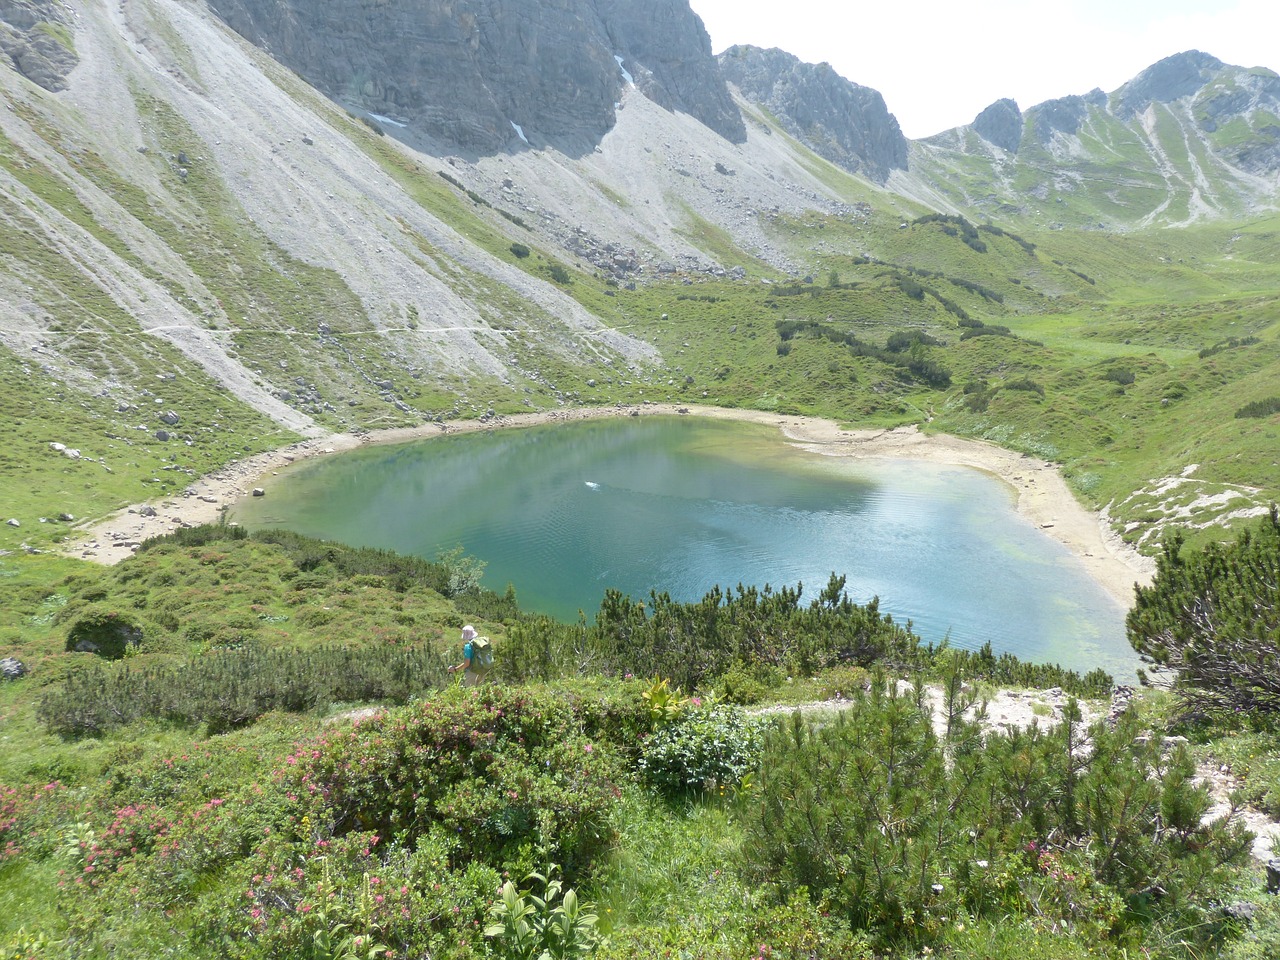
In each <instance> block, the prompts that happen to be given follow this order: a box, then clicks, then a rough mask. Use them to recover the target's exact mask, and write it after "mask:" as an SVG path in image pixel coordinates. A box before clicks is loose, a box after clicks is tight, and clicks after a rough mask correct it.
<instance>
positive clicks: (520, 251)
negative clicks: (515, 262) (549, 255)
mask: <svg viewBox="0 0 1280 960" xmlns="http://www.w3.org/2000/svg"><path fill="white" fill-rule="evenodd" d="M511 252H512V253H513V254H515V256H516V258H517V259H520V260H523V259H524V258H525V257H527V256H528V255H529V248H528V247H526V246H525V245H524V244H523V243H513V244H512V245H511Z"/></svg>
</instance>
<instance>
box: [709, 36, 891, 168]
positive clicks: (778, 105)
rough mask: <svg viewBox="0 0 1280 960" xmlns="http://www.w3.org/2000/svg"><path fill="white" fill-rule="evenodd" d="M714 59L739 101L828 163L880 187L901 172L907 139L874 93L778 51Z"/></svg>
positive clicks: (744, 49) (734, 51)
mask: <svg viewBox="0 0 1280 960" xmlns="http://www.w3.org/2000/svg"><path fill="white" fill-rule="evenodd" d="M716 59H717V60H718V61H719V64H720V70H721V73H722V74H723V75H724V78H725V79H726V80H727V81H728V82H729V83H732V84H734V85H735V86H737V88H738V89H739V91H741V93H742V95H743V96H744V97H746V98H747V99H748V100H750V101H752V102H754V103H759V104H762V105H763V106H765V107H766V108H767V109H768V110H769V111H770V112H771V113H772V114H773V115H774V116H776V117H777V118H778V119H779V120H780V121H781V122H782V125H783V126H784V127H785V128H786V129H787V132H788V133H791V134H792V135H793V136H795V137H798V138H799V139H800V140H801V141H803V142H804V143H805V144H806V145H807V146H808V147H809V148H810V149H811V150H813V151H815V152H816V153H818V154H821V155H822V156H824V157H826V158H827V159H828V160H830V161H831V162H832V163H835V164H838V165H840V166H842V167H845V168H846V169H849V170H853V171H856V172H858V173H862V174H865V175H866V176H868V177H870V178H871V179H873V180H878V181H881V182H883V181H884V180H885V179H887V178H888V176H889V173H890V171H892V170H905V169H906V166H907V139H906V137H905V136H903V134H902V129H901V128H900V127H899V126H898V120H897V118H896V117H895V116H894V115H893V114H891V113H890V112H889V108H888V107H887V106H885V102H884V97H882V96H881V95H880V93H879V91H877V90H873V89H872V88H871V87H864V86H861V85H860V84H857V83H853V82H852V81H850V80H846V79H845V78H844V77H842V76H840V74H838V73H836V71H835V69H834V68H833V67H832V66H831V65H830V64H828V63H821V64H812V63H805V62H803V61H802V60H800V58H799V57H796V56H794V55H793V54H790V53H787V52H786V51H785V50H779V49H778V48H777V47H771V48H769V49H765V48H762V47H754V46H749V45H742V46H733V47H730V48H729V49H727V50H725V51H724V52H723V53H721V54H720V55H719V56H718V57H717V58H716Z"/></svg>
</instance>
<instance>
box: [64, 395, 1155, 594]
mask: <svg viewBox="0 0 1280 960" xmlns="http://www.w3.org/2000/svg"><path fill="white" fill-rule="evenodd" d="M672 414H687V415H690V416H700V417H711V418H715V419H721V420H743V421H749V422H752V423H762V424H768V425H772V426H776V427H778V428H779V429H780V430H781V431H782V434H783V436H785V437H786V438H787V439H788V440H790V441H791V442H792V443H795V444H796V445H797V446H799V447H801V448H802V449H805V450H808V451H811V452H814V453H818V454H822V455H824V456H837V457H862V458H880V459H895V460H926V461H931V462H934V463H944V464H955V465H958V466H964V467H971V468H973V469H976V470H982V471H985V472H987V473H989V474H992V475H993V476H995V477H998V478H999V479H1000V480H1002V481H1004V482H1005V483H1007V484H1008V485H1009V486H1010V487H1011V488H1012V489H1013V491H1014V493H1015V494H1016V496H1017V509H1018V512H1019V513H1020V514H1022V516H1024V517H1025V518H1026V519H1027V520H1028V521H1029V522H1031V523H1033V524H1034V525H1035V526H1037V527H1038V528H1040V530H1041V531H1042V532H1043V533H1044V534H1045V535H1046V536H1049V537H1052V538H1053V539H1055V540H1057V541H1058V542H1060V543H1062V544H1063V545H1064V546H1066V547H1067V548H1068V549H1069V550H1070V551H1071V552H1072V553H1073V554H1074V555H1075V556H1076V557H1078V558H1079V559H1080V561H1081V562H1082V563H1083V564H1084V567H1085V569H1086V570H1087V571H1088V573H1089V575H1090V576H1091V577H1093V579H1094V580H1095V581H1097V583H1098V584H1099V585H1101V586H1102V587H1103V588H1104V589H1105V590H1107V592H1108V593H1110V594H1111V595H1112V596H1113V597H1115V599H1116V600H1117V602H1119V603H1120V605H1121V606H1122V607H1124V608H1126V609H1127V608H1128V607H1129V606H1130V605H1131V604H1132V602H1133V588H1134V585H1135V584H1143V585H1145V584H1148V583H1150V582H1151V577H1152V575H1153V573H1154V570H1155V562H1154V561H1153V560H1152V559H1151V558H1149V557H1144V556H1142V555H1140V554H1139V553H1137V551H1135V550H1133V549H1132V548H1131V547H1129V546H1128V545H1127V544H1125V543H1124V542H1123V541H1121V540H1120V538H1119V537H1117V536H1116V535H1115V534H1114V533H1113V532H1112V530H1111V529H1110V527H1109V526H1108V524H1107V523H1106V520H1105V518H1104V517H1102V516H1100V515H1098V514H1096V513H1093V512H1091V511H1089V510H1087V509H1085V507H1083V506H1082V505H1081V504H1080V502H1079V501H1078V500H1076V498H1075V496H1074V495H1073V494H1072V493H1071V491H1070V490H1069V489H1068V487H1067V484H1066V482H1065V481H1064V480H1063V479H1062V475H1061V474H1060V473H1059V472H1058V470H1057V468H1056V467H1055V466H1054V465H1053V464H1051V463H1047V462H1045V461H1043V460H1037V459H1035V458H1034V457H1029V456H1026V455H1023V454H1020V453H1016V452H1014V451H1012V450H1006V449H1004V448H1003V447H1000V446H997V445H996V444H993V443H988V442H985V441H980V440H966V439H962V438H960V437H953V436H949V435H947V434H926V433H921V432H920V431H919V430H918V429H916V428H915V427H899V428H896V429H893V430H845V429H843V428H841V426H840V425H839V424H838V423H836V422H834V421H832V420H824V419H821V418H818V417H800V416H787V415H782V414H776V413H767V412H764V411H759V410H737V409H729V408H724V407H704V406H697V405H692V404H689V405H678V404H670V403H646V404H640V405H626V406H622V405H619V406H613V407H583V408H574V409H568V410H556V411H550V412H543V413H529V414H517V415H514V416H506V417H490V418H488V419H486V420H458V421H447V422H444V423H430V424H424V425H422V426H420V427H408V428H402V429H393V430H380V431H377V432H373V433H367V434H359V435H357V434H349V433H341V434H330V435H328V436H325V437H320V438H316V439H311V440H303V441H300V442H298V443H294V444H291V445H289V446H287V447H282V448H280V449H278V450H272V451H269V452H267V453H262V454H258V455H257V456H254V457H249V458H246V459H244V460H236V461H232V462H231V463H229V464H228V465H227V466H226V467H224V468H222V469H221V470H218V471H216V472H215V473H211V474H209V475H208V476H205V477H201V478H200V479H198V480H196V481H194V482H193V483H192V484H190V485H189V486H188V487H187V488H186V489H185V490H184V491H183V492H182V493H181V494H179V495H176V496H169V497H165V498H162V499H159V500H153V501H150V502H148V503H139V504H135V505H133V506H130V507H126V508H125V509H122V510H119V511H117V512H115V513H113V514H111V515H109V516H107V517H104V518H102V519H99V520H94V521H90V522H89V523H88V524H86V525H84V526H82V527H80V528H79V529H78V530H77V532H76V536H75V537H74V538H73V540H71V541H69V542H68V544H67V545H65V546H64V548H63V550H64V552H65V553H67V554H68V555H70V556H76V557H81V558H83V559H86V560H94V561H97V562H99V563H105V564H112V563H117V562H119V561H120V560H123V559H124V558H125V557H127V556H130V555H131V554H132V553H133V552H134V550H136V549H137V546H138V544H139V543H141V542H142V541H143V540H147V539H149V538H151V537H155V536H160V535H162V534H166V533H172V532H173V531H174V530H175V529H178V528H180V527H184V526H196V525H199V524H202V523H214V522H216V521H217V520H218V518H219V517H220V516H221V514H222V511H223V509H224V508H226V507H229V506H230V505H231V504H233V503H235V502H236V501H238V500H240V499H242V498H244V497H247V496H251V495H252V492H253V490H254V488H258V487H261V488H263V489H264V490H265V489H266V488H267V487H268V486H269V484H270V477H271V474H272V473H273V472H274V471H276V470H279V469H280V468H281V467H284V466H286V465H288V464H290V463H292V462H294V461H297V460H300V459H303V458H306V457H315V456H325V455H329V454H334V453H340V452H342V451H344V450H351V449H354V448H355V447H358V446H361V445H362V444H366V443H404V442H407V441H410V440H420V439H428V438H431V437H439V436H445V435H453V434H461V433H473V432H477V431H481V430H500V429H510V428H513V427H527V426H535V425H538V424H546V423H561V422H571V421H575V420H588V419H596V418H600V417H622V416H655V415H672Z"/></svg>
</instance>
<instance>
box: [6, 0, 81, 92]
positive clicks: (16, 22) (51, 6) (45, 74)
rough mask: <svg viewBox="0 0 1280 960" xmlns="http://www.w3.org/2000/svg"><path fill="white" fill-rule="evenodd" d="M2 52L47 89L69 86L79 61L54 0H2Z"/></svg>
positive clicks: (13, 63)
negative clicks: (73, 69) (72, 73)
mask: <svg viewBox="0 0 1280 960" xmlns="http://www.w3.org/2000/svg"><path fill="white" fill-rule="evenodd" d="M0 53H2V54H3V55H4V57H6V58H7V59H8V60H9V62H10V63H11V64H12V65H13V68H14V69H15V70H17V71H18V72H19V73H20V74H22V75H23V76H24V77H26V78H27V79H28V80H30V81H31V82H32V83H36V84H39V85H40V86H42V87H44V88H45V89H46V90H51V91H53V92H55V93H56V92H57V91H59V90H63V89H65V88H66V86H67V74H69V73H70V72H71V68H72V67H74V66H75V65H76V64H77V63H78V62H79V58H78V57H77V56H76V52H75V44H74V41H73V34H72V32H71V27H70V25H69V23H68V21H67V18H66V14H65V13H64V12H63V8H62V5H61V4H59V3H57V2H55V0H0Z"/></svg>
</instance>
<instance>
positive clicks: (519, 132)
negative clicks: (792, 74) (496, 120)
mask: <svg viewBox="0 0 1280 960" xmlns="http://www.w3.org/2000/svg"><path fill="white" fill-rule="evenodd" d="M507 123H509V124H511V129H513V130H514V131H515V132H516V136H517V137H519V138H520V139H521V140H523V141H524V142H525V143H528V142H529V138H528V137H526V136H525V135H524V130H523V129H522V128H521V126H520V124H518V123H516V122H515V121H514V120H508V121H507Z"/></svg>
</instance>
